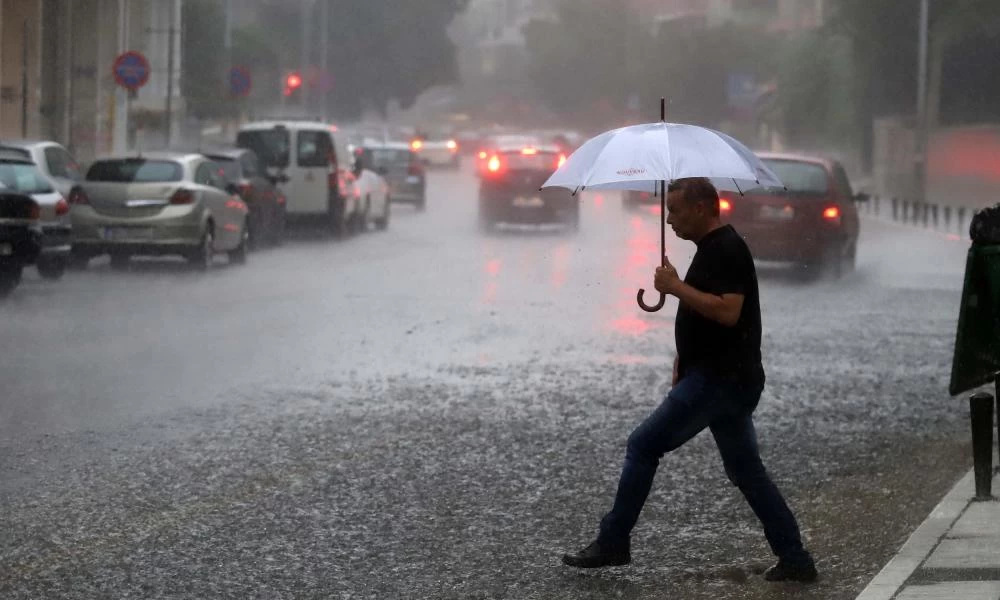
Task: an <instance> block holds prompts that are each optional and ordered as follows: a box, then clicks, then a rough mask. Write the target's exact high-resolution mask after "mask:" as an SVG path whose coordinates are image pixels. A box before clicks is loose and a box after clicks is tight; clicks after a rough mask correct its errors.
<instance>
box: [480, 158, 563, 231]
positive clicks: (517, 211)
mask: <svg viewBox="0 0 1000 600" xmlns="http://www.w3.org/2000/svg"><path fill="white" fill-rule="evenodd" d="M565 161H566V155H564V154H561V153H560V152H559V149H558V148H556V147H555V146H522V145H516V146H507V145H504V144H500V145H499V146H498V147H496V148H494V149H492V150H491V151H490V155H489V157H488V158H487V159H486V163H485V164H486V166H485V168H484V169H483V171H482V172H481V173H480V181H481V183H480V186H479V224H480V227H481V228H482V229H483V230H486V231H489V230H492V229H493V228H494V227H495V226H496V225H497V224H498V223H516V224H546V223H558V224H563V225H565V226H567V227H569V228H570V229H572V230H574V231H575V230H577V229H579V227H580V201H579V199H578V198H577V197H575V196H573V195H571V194H570V193H569V192H568V191H566V190H564V189H560V188H547V189H544V190H540V189H539V188H540V187H541V186H542V184H543V183H545V180H546V179H548V178H549V176H550V175H552V172H553V171H555V170H556V169H557V168H558V167H559V166H561V165H562V163H563V162H565Z"/></svg>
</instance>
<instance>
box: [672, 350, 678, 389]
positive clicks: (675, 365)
mask: <svg viewBox="0 0 1000 600" xmlns="http://www.w3.org/2000/svg"><path fill="white" fill-rule="evenodd" d="M678 358H680V357H678V356H677V355H676V354H675V355H674V378H673V380H672V381H671V382H670V385H677V363H678Z"/></svg>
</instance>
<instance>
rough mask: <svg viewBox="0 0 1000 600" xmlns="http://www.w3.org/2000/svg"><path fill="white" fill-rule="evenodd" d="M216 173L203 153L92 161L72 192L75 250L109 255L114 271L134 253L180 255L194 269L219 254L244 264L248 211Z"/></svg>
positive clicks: (84, 257) (83, 254)
mask: <svg viewBox="0 0 1000 600" xmlns="http://www.w3.org/2000/svg"><path fill="white" fill-rule="evenodd" d="M220 171H221V168H220V167H219V165H218V164H216V163H215V162H213V161H211V160H209V159H208V158H206V157H205V156H203V155H201V154H182V153H172V152H160V153H149V154H143V155H142V156H117V157H111V158H104V159H100V160H97V161H95V162H94V163H93V164H92V165H91V166H90V168H89V169H88V170H87V176H86V179H85V181H84V182H83V183H81V184H80V185H78V186H77V187H75V188H73V191H72V192H71V193H70V204H71V205H72V207H73V210H72V213H71V214H72V217H73V251H74V253H75V254H77V255H78V256H79V257H80V258H81V259H82V260H83V261H86V260H89V259H90V258H92V257H94V256H97V255H100V254H109V255H110V256H111V264H112V267H114V268H124V267H126V266H127V265H128V262H129V259H130V258H131V257H132V256H139V255H153V256H157V255H171V254H172V255H179V256H182V257H184V258H186V259H187V260H188V262H190V263H191V264H192V266H194V267H196V268H198V269H200V270H205V269H207V268H208V267H209V266H210V265H211V263H212V260H213V257H214V255H215V254H216V253H219V252H225V253H227V254H228V255H229V260H230V262H234V263H245V262H246V259H247V249H248V247H247V242H248V240H249V228H248V218H247V215H248V212H249V210H248V208H247V205H246V204H245V203H244V202H243V200H241V199H240V197H239V193H238V192H239V190H237V189H236V188H235V186H232V185H230V186H227V185H226V183H225V181H224V180H223V178H222V176H221V175H220Z"/></svg>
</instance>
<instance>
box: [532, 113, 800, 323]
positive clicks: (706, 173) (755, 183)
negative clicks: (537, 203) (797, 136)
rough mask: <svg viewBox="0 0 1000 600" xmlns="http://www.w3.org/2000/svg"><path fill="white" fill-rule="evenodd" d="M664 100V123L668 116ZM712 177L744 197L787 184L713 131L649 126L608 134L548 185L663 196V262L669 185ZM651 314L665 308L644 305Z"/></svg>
mask: <svg viewBox="0 0 1000 600" xmlns="http://www.w3.org/2000/svg"><path fill="white" fill-rule="evenodd" d="M664 109H665V105H664V100H663V99H661V100H660V118H661V119H662V118H663V116H664ZM685 177H708V178H709V179H711V180H712V183H714V184H715V187H716V188H717V189H722V190H732V191H737V192H740V193H743V191H744V190H747V189H751V188H759V187H765V188H783V187H784V184H782V183H781V180H780V179H778V176H777V175H775V174H774V173H773V172H772V171H771V170H770V169H769V168H767V166H765V165H764V163H762V162H761V161H760V159H759V158H757V156H756V155H755V154H754V153H753V152H751V151H750V149H749V148H747V147H746V146H744V145H743V144H741V143H740V142H738V141H737V140H735V139H733V138H732V137H730V136H728V135H726V134H724V133H722V132H719V131H715V130H713V129H708V128H707V127H698V126H697V125H685V124H682V123H666V122H664V121H662V120H661V121H660V122H659V123H646V124H643V125H633V126H631V127H622V128H619V129H613V130H611V131H606V132H604V133H602V134H600V135H598V136H597V137H594V138H591V139H590V140H588V141H586V142H585V143H584V144H583V145H582V146H580V147H579V148H578V149H577V150H576V152H574V153H573V154H572V155H571V156H570V157H569V158H568V159H566V162H565V163H564V164H563V165H562V166H561V167H559V168H558V169H556V172H555V173H553V174H552V176H551V177H549V179H548V180H547V181H546V182H545V183H544V184H543V185H542V187H543V188H546V187H562V188H568V189H569V190H571V191H572V192H573V193H574V194H575V193H577V192H578V191H580V190H585V189H603V190H635V191H640V192H651V193H658V194H659V196H660V208H661V211H660V257H661V258H660V260H661V264H662V260H663V256H664V255H665V254H666V222H665V221H666V214H665V213H666V206H665V204H666V200H665V197H666V193H665V189H666V182H668V181H673V180H675V179H682V178H685ZM644 293H645V290H639V293H638V295H637V300H638V302H639V306H641V307H642V309H643V310H646V311H648V312H655V311H658V310H660V309H661V308H663V304H664V302H665V301H666V296H665V295H664V294H660V301H659V303H658V304H656V305H653V306H649V305H647V304H646V303H645V302H643V299H642V298H643V294H644Z"/></svg>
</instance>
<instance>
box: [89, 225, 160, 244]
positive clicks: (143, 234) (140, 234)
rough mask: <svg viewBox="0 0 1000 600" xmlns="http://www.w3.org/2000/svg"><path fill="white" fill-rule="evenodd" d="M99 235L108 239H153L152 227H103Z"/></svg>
mask: <svg viewBox="0 0 1000 600" xmlns="http://www.w3.org/2000/svg"><path fill="white" fill-rule="evenodd" d="M101 237H103V238H104V239H105V240H108V241H120V240H139V241H142V240H151V239H153V228H152V227H105V228H104V230H103V231H102V232H101Z"/></svg>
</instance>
